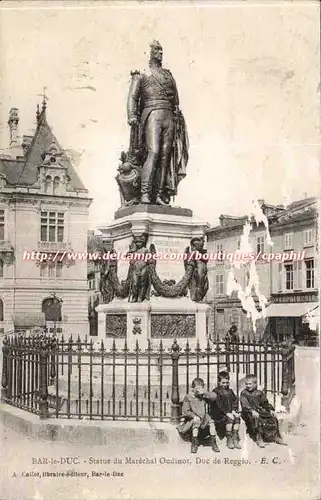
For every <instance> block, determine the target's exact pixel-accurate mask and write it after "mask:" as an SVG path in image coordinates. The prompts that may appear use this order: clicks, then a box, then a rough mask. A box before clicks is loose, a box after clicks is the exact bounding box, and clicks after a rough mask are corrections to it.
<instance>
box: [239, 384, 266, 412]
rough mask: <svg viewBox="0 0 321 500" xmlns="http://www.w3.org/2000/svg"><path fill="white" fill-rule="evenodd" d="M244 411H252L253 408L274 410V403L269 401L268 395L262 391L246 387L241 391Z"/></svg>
mask: <svg viewBox="0 0 321 500" xmlns="http://www.w3.org/2000/svg"><path fill="white" fill-rule="evenodd" d="M240 402H241V407H242V411H243V412H245V413H252V410H255V411H257V412H259V413H260V412H262V411H263V412H267V411H269V412H270V411H274V407H273V405H271V403H269V401H268V399H267V397H266V396H265V394H264V393H263V392H262V391H259V390H258V389H254V391H248V390H247V389H244V390H243V391H242V392H241V397H240Z"/></svg>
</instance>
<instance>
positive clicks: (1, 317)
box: [0, 299, 4, 321]
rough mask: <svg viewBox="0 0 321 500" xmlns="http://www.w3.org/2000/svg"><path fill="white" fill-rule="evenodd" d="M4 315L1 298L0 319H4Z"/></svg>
mask: <svg viewBox="0 0 321 500" xmlns="http://www.w3.org/2000/svg"><path fill="white" fill-rule="evenodd" d="M3 317H4V307H3V300H1V299H0V321H3Z"/></svg>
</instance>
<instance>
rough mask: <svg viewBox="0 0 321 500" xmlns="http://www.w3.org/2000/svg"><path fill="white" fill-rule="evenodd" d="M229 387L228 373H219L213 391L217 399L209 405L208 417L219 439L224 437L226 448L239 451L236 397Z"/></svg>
mask: <svg viewBox="0 0 321 500" xmlns="http://www.w3.org/2000/svg"><path fill="white" fill-rule="evenodd" d="M229 385H230V375H229V373H228V372H227V371H222V372H220V373H219V374H218V385H217V387H215V389H213V392H214V393H215V394H216V395H217V398H216V400H215V401H214V402H213V403H211V406H210V415H211V417H212V418H213V420H214V422H215V427H216V430H217V433H218V435H219V437H220V438H221V439H223V438H224V437H225V436H226V446H227V447H228V448H230V449H233V448H237V449H241V445H240V436H239V427H240V422H241V418H240V415H239V412H238V397H237V396H236V394H235V392H234V391H233V389H231V388H230V387H229Z"/></svg>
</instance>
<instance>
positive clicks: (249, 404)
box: [240, 375, 286, 448]
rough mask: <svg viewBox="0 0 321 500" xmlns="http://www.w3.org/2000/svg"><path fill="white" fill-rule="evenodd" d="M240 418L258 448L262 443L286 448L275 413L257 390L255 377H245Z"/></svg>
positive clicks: (262, 446) (263, 395) (261, 446)
mask: <svg viewBox="0 0 321 500" xmlns="http://www.w3.org/2000/svg"><path fill="white" fill-rule="evenodd" d="M240 401H241V407H242V418H243V420H244V422H245V424H246V428H247V432H248V434H249V436H250V437H251V438H252V439H253V441H255V442H256V444H257V445H258V446H259V447H260V448H264V441H266V442H273V441H274V442H275V443H277V444H282V445H285V446H286V443H285V442H284V441H283V439H282V437H281V434H280V431H279V422H278V419H277V418H276V416H275V411H274V408H273V406H272V405H271V403H269V401H268V399H267V397H266V396H265V394H264V393H263V392H262V391H260V390H258V388H257V377H256V376H255V375H247V376H246V378H245V389H244V390H243V391H242V392H241V397H240Z"/></svg>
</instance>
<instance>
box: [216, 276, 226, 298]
mask: <svg viewBox="0 0 321 500" xmlns="http://www.w3.org/2000/svg"><path fill="white" fill-rule="evenodd" d="M215 293H216V295H223V294H224V274H217V275H216V276H215Z"/></svg>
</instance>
